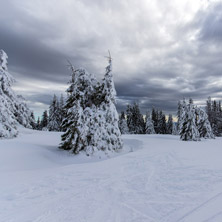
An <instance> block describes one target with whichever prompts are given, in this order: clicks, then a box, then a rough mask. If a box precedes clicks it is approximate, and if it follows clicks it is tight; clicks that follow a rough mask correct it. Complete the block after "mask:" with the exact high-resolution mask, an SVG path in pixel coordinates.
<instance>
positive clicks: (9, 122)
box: [0, 50, 18, 138]
mask: <svg viewBox="0 0 222 222" xmlns="http://www.w3.org/2000/svg"><path fill="white" fill-rule="evenodd" d="M7 58H8V56H7V54H6V53H5V52H4V51H3V50H0V138H12V137H15V136H17V134H18V131H17V127H16V120H15V116H14V114H13V110H14V109H13V107H12V106H11V101H10V97H8V94H9V95H10V94H12V90H11V84H12V83H13V78H12V76H11V75H10V74H9V73H8V69H7Z"/></svg>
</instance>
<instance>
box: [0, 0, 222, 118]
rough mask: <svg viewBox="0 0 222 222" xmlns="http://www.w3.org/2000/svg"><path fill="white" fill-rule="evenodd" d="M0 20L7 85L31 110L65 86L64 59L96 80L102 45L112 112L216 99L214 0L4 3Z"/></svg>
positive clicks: (218, 48)
mask: <svg viewBox="0 0 222 222" xmlns="http://www.w3.org/2000/svg"><path fill="white" fill-rule="evenodd" d="M0 21H1V22H0V48H2V49H3V50H5V51H6V53H7V54H8V56H9V60H8V63H9V71H10V73H11V74H13V76H14V77H15V78H16V80H17V82H16V84H15V85H14V89H15V90H16V91H17V92H18V93H19V94H22V95H23V96H24V97H25V98H26V99H27V101H28V103H29V105H30V107H31V108H32V109H33V110H35V111H36V113H37V115H39V113H41V112H42V111H43V109H46V108H47V107H48V104H49V103H50V100H51V99H52V95H53V94H54V93H55V94H57V95H60V94H61V93H62V92H64V91H65V89H66V88H67V82H68V80H69V70H68V69H67V62H66V60H67V59H68V60H70V61H71V62H72V63H73V64H74V65H75V66H76V67H85V68H86V69H87V70H88V71H89V72H92V73H94V74H95V75H96V76H97V77H98V78H99V79H100V78H102V76H103V74H104V70H105V66H106V65H107V61H106V59H105V58H104V56H105V55H106V54H107V50H108V49H109V50H110V51H111V54H112V57H113V74H114V81H115V85H116V90H117V93H118V105H117V107H118V110H119V111H120V110H122V109H125V107H126V105H127V104H130V103H132V102H134V101H136V102H139V103H140V106H141V108H142V109H143V111H145V110H146V109H150V108H151V107H152V106H156V107H157V108H160V109H163V110H164V111H165V112H166V113H169V112H171V113H174V112H175V111H176V106H177V101H178V100H179V99H182V98H183V97H187V98H189V97H192V98H193V99H194V100H195V101H196V103H197V104H204V103H205V100H206V98H207V97H208V96H211V97H212V98H215V99H221V98H222V2H221V1H215V0H214V1H212V0H168V1H165V0H152V1H148V0H138V1H135V0H63V1H55V0H38V1H34V0H7V1H1V7H0Z"/></svg>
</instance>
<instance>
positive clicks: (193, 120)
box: [119, 97, 222, 141]
mask: <svg viewBox="0 0 222 222" xmlns="http://www.w3.org/2000/svg"><path fill="white" fill-rule="evenodd" d="M119 128H120V131H121V133H122V134H173V135H180V138H181V140H186V141H187V140H194V141H198V140H200V139H201V138H205V139H209V138H215V136H222V108H221V102H220V101H216V100H213V101H212V100H211V98H210V97H209V98H208V100H207V101H206V106H205V107H203V108H201V107H198V106H196V105H194V103H193V100H192V99H189V101H186V100H185V99H183V100H182V101H179V102H178V111H177V116H176V118H175V121H173V117H172V115H171V114H169V115H168V118H166V115H165V114H164V112H163V111H162V110H158V109H156V108H154V107H153V108H152V111H151V112H147V113H146V115H143V114H142V113H141V111H140V108H139V105H138V104H136V103H134V104H133V105H128V106H127V109H126V112H124V111H122V112H121V114H120V116H119Z"/></svg>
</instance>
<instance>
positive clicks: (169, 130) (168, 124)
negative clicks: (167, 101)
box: [166, 114, 173, 134]
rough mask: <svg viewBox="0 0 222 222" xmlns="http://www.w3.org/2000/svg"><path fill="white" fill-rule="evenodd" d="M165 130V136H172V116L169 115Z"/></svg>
mask: <svg viewBox="0 0 222 222" xmlns="http://www.w3.org/2000/svg"><path fill="white" fill-rule="evenodd" d="M166 128H167V130H166V132H167V134H172V132H173V116H172V114H169V117H168V120H167V124H166Z"/></svg>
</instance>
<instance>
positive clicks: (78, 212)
mask: <svg viewBox="0 0 222 222" xmlns="http://www.w3.org/2000/svg"><path fill="white" fill-rule="evenodd" d="M123 138H124V144H125V146H124V151H122V152H121V153H119V154H115V155H113V156H112V157H110V158H107V157H105V156H103V155H102V153H101V154H98V155H96V156H94V157H85V156H84V155H79V156H73V155H70V154H69V153H68V152H66V151H61V150H58V149H57V146H58V144H59V142H60V133H53V132H38V131H32V130H26V129H22V133H21V134H20V136H19V137H18V138H16V139H10V140H0V176H1V178H0V221H1V222H28V221H29V222H42V221H44V222H51V221H53V222H57V221H59V222H60V221H61V222H69V221H70V222H157V221H158V222H166V221H169V222H179V221H184V222H200V221H205V222H207V221H209V222H215V221H216V222H221V221H222V161H221V159H222V146H221V144H222V139H221V138H217V139H215V140H203V141H201V142H183V141H179V138H178V137H177V136H167V135H125V136H123Z"/></svg>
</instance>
